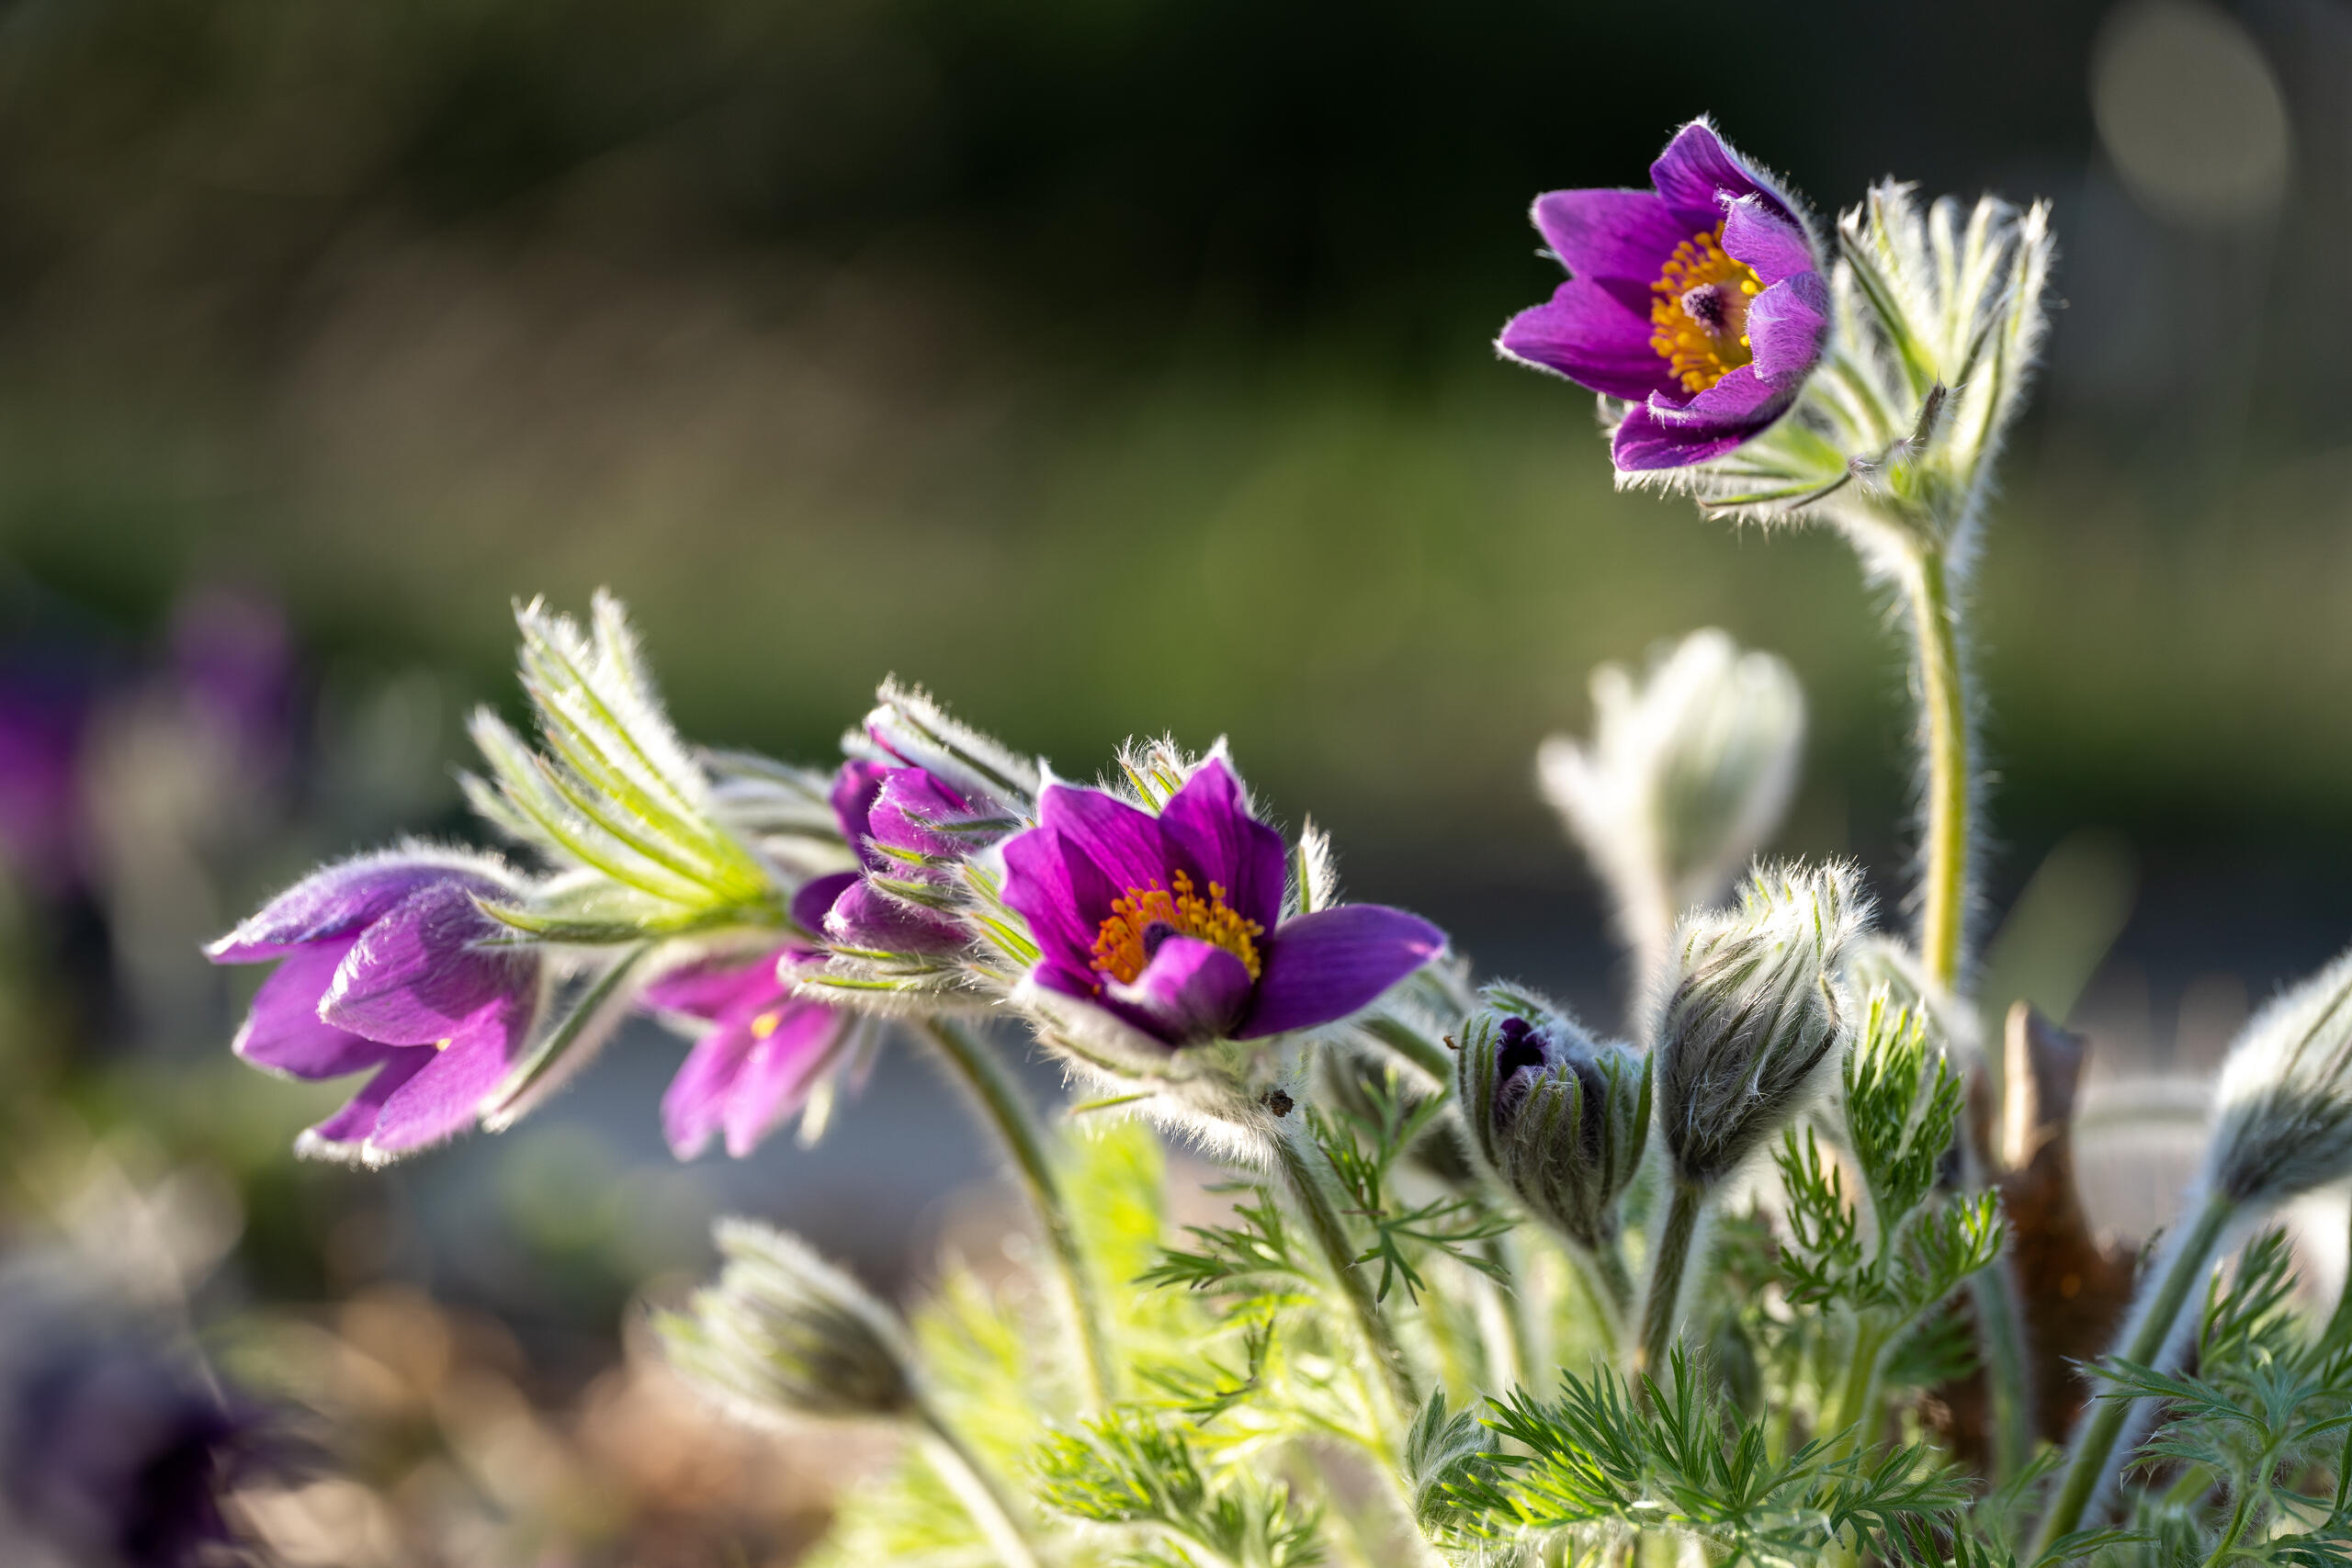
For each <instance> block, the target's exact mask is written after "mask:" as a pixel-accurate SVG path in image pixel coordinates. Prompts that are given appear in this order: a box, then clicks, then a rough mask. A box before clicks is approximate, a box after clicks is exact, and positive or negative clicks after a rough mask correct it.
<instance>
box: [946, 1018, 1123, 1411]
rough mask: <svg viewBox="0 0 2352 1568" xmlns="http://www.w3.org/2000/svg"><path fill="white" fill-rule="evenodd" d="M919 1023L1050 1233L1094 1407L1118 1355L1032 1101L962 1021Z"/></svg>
mask: <svg viewBox="0 0 2352 1568" xmlns="http://www.w3.org/2000/svg"><path fill="white" fill-rule="evenodd" d="M918 1027H919V1028H920V1029H921V1030H922V1034H923V1036H924V1038H926V1039H928V1040H929V1041H930V1042H931V1043H932V1044H933V1045H935V1046H937V1047H938V1050H939V1055H940V1058H941V1059H942V1060H943V1061H944V1062H945V1063H946V1065H947V1066H948V1067H949V1068H950V1069H951V1070H953V1071H954V1072H955V1074H956V1077H958V1078H959V1079H961V1080H962V1081H963V1083H964V1085H965V1087H966V1088H967V1089H970V1090H971V1092H972V1098H973V1099H974V1100H977V1101H978V1103H979V1107H980V1110H981V1112H982V1114H983V1115H984V1116H985V1117H986V1119H987V1121H988V1122H989V1125H990V1126H992V1127H994V1128H995V1129H996V1132H997V1136H998V1138H999V1139H1000V1140H1001V1142H1002V1144H1003V1145H1004V1152H1005V1153H1006V1154H1007V1155H1009V1156H1012V1168H1013V1172H1014V1174H1015V1175H1017V1176H1018V1177H1019V1178H1020V1180H1021V1187H1022V1190H1023V1192H1024V1193H1026V1194H1027V1196H1028V1199H1029V1206H1030V1209H1031V1211H1032V1212H1033V1213H1035V1215H1036V1217H1037V1228H1038V1229H1039V1230H1041V1231H1043V1232H1044V1233H1045V1236H1046V1253H1047V1255H1048V1256H1049V1257H1051V1258H1052V1259H1053V1263H1054V1273H1055V1275H1056V1276H1057V1282H1058V1283H1059V1284H1060V1286H1061V1295H1062V1304H1063V1308H1064V1310H1065V1311H1066V1312H1067V1313H1068V1314H1069V1320H1070V1326H1071V1328H1072V1329H1073V1330H1075V1331H1076V1333H1077V1335H1078V1338H1079V1344H1080V1348H1081V1349H1082V1350H1083V1351H1084V1354H1083V1355H1082V1356H1081V1357H1080V1362H1081V1363H1082V1365H1083V1367H1084V1369H1085V1374H1086V1393H1087V1404H1088V1405H1089V1406H1100V1405H1103V1404H1108V1403H1109V1402H1110V1400H1111V1399H1112V1397H1113V1396H1114V1394H1115V1393H1116V1392H1117V1390H1118V1387H1119V1378H1118V1362H1117V1361H1116V1360H1115V1359H1114V1358H1113V1356H1112V1354H1111V1344H1110V1339H1109V1337H1108V1336H1107V1334H1106V1333H1105V1331H1104V1328H1103V1308H1102V1303H1101V1302H1100V1300H1099V1299H1098V1297H1097V1295H1096V1292H1095V1289H1094V1275H1093V1271H1092V1270H1091V1269H1090V1268H1089V1266H1088V1263H1087V1258H1086V1254H1085V1252H1084V1250H1083V1248H1081V1247H1080V1245H1079V1239H1078V1227H1077V1226H1076V1225H1075V1224H1072V1223H1071V1220H1070V1214H1069V1204H1068V1203H1067V1202H1065V1201H1063V1198H1062V1190H1061V1179H1060V1178H1059V1176H1058V1175H1057V1174H1056V1172H1055V1170H1054V1164H1053V1159H1052V1156H1050V1155H1049V1154H1048V1152H1047V1151H1046V1139H1045V1134H1044V1132H1043V1131H1042V1130H1041V1129H1040V1128H1039V1127H1038V1125H1037V1121H1036V1117H1035V1115H1034V1114H1033V1113H1032V1112H1031V1111H1030V1109H1029V1102H1028V1101H1027V1100H1025V1099H1023V1096H1022V1093H1021V1089H1020V1088H1019V1086H1018V1085H1016V1084H1015V1083H1014V1082H1013V1081H1012V1077H1011V1075H1009V1074H1008V1073H1007V1072H1006V1071H1005V1070H1004V1066H1003V1064H1002V1063H1001V1062H999V1061H998V1060H997V1057H996V1054H995V1053H994V1052H992V1051H990V1050H989V1048H988V1045H987V1044H986V1043H985V1042H983V1041H981V1040H979V1039H978V1038H976V1037H975V1036H974V1035H973V1034H972V1032H970V1031H969V1030H967V1029H966V1028H965V1027H964V1026H963V1025H962V1024H960V1023H957V1022H956V1021H954V1020H952V1019H945V1018H926V1019H924V1020H922V1022H921V1023H920V1024H919V1026H918Z"/></svg>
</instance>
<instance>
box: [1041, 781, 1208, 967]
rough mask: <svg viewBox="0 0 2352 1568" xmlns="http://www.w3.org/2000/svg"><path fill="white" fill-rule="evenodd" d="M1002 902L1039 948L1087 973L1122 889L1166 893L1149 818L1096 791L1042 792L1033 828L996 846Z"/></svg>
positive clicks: (1159, 840) (1161, 841) (1165, 866)
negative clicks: (1001, 866)
mask: <svg viewBox="0 0 2352 1568" xmlns="http://www.w3.org/2000/svg"><path fill="white" fill-rule="evenodd" d="M1004 863H1005V872H1006V875H1005V881H1004V901H1005V904H1006V906H1007V907H1008V908H1011V909H1012V911H1013V912H1014V913H1015V914H1017V915H1019V916H1020V917H1021V918H1022V919H1024V920H1026V921H1028V922H1029V931H1030V934H1031V935H1032V936H1034V937H1035V938H1036V939H1037V942H1038V944H1039V946H1041V947H1044V948H1046V950H1047V951H1048V952H1050V953H1058V954H1059V955H1060V956H1062V957H1063V958H1065V959H1066V960H1068V961H1069V962H1070V963H1071V964H1073V965H1074V966H1075V967H1077V968H1080V969H1085V968H1087V967H1089V965H1090V963H1091V961H1090V959H1089V958H1088V954H1089V953H1091V952H1092V951H1093V947H1094V938H1095V933H1096V932H1097V931H1100V930H1101V929H1102V924H1103V919H1105V918H1106V917H1108V916H1109V914H1110V913H1111V904H1112V901H1113V900H1114V899H1115V898H1119V897H1124V896H1125V894H1126V892H1127V890H1128V889H1130V888H1137V887H1151V886H1159V887H1166V886H1168V885H1169V880H1170V879H1169V869H1170V867H1169V856H1168V843H1167V840H1166V838H1165V836H1164V835H1163V834H1162V833H1161V831H1160V828H1159V819H1158V818H1154V817H1151V816H1149V815H1148V814H1147V813H1145V812H1142V811H1138V810H1136V808H1135V807H1132V806H1129V805H1128V804H1127V803H1126V802H1125V801H1124V800H1119V799H1116V798H1114V796H1112V795H1105V794H1104V793H1103V792H1102V791H1101V790H1094V789H1080V788H1078V787H1077V786H1075V785H1072V784H1049V785H1047V786H1046V792H1045V795H1044V798H1043V800H1042V801H1041V802H1040V805H1039V807H1038V821H1037V826H1036V827H1035V828H1032V829H1029V830H1028V831H1027V832H1025V833H1021V834H1018V835H1016V836H1015V837H1014V838H1012V839H1011V840H1008V841H1007V842H1006V844H1005V846H1004Z"/></svg>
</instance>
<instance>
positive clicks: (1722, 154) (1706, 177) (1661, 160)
mask: <svg viewBox="0 0 2352 1568" xmlns="http://www.w3.org/2000/svg"><path fill="white" fill-rule="evenodd" d="M1650 183H1651V184H1652V185H1654V186H1657V193H1658V195H1660V196H1662V197H1665V198H1666V204H1667V206H1668V207H1670V208H1672V209H1674V212H1675V215H1676V216H1677V217H1679V218H1680V219H1682V220H1684V221H1685V222H1687V223H1691V224H1692V225H1694V226H1695V227H1699V228H1712V227H1713V226H1714V225H1715V224H1716V223H1717V222H1719V221H1721V220H1722V219H1723V216H1724V203H1725V202H1726V201H1732V200H1736V199H1738V198H1739V197H1743V196H1753V197H1761V198H1762V199H1763V200H1764V202H1765V203H1766V204H1767V205H1768V206H1770V207H1771V208H1772V209H1775V210H1777V211H1778V213H1779V214H1780V216H1781V217H1782V218H1785V219H1787V220H1789V221H1790V222H1792V223H1793V222H1795V221H1796V213H1795V211H1794V210H1793V209H1792V205H1791V203H1790V201H1789V199H1788V197H1785V196H1782V195H1781V193H1780V192H1779V191H1778V190H1776V189H1774V188H1773V187H1772V186H1770V185H1767V184H1766V183H1765V181H1764V177H1763V176H1762V175H1759V174H1758V172H1757V171H1756V170H1755V169H1753V168H1751V167H1749V166H1748V164H1747V160H1745V159H1743V158H1742V157H1740V155H1739V154H1738V153H1736V152H1733V151H1732V150H1731V147H1730V144H1729V143H1727V142H1725V141H1724V139H1723V138H1722V137H1720V136H1718V135H1716V134H1715V128H1714V127H1713V126H1712V125H1709V124H1708V123H1707V122H1706V121H1705V120H1703V119H1694V120H1692V121H1691V123H1690V124H1688V125H1686V126H1684V127H1683V128H1682V129H1681V130H1678V131H1676V132H1675V133H1674V140H1673V141H1669V142H1668V143H1667V144H1666V151H1665V152H1661V153H1659V154H1658V156H1657V163H1655V164H1651V165H1650Z"/></svg>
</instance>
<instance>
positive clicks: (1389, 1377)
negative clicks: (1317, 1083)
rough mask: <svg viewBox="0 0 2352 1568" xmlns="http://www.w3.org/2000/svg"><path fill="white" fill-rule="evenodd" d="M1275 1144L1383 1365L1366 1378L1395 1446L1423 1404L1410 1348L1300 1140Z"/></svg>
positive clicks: (1310, 1227) (1368, 1345) (1312, 1230)
mask: <svg viewBox="0 0 2352 1568" xmlns="http://www.w3.org/2000/svg"><path fill="white" fill-rule="evenodd" d="M1273 1145H1274V1157H1275V1163H1276V1164H1277V1165H1279V1166H1280V1167H1281V1168H1282V1173H1283V1181H1284V1183H1285V1184H1286V1185H1287V1186H1288V1188H1289V1190H1290V1195H1291V1201H1293V1202H1294V1203H1295V1204H1296V1205H1297V1208H1298V1212H1299V1214H1300V1216H1301V1217H1302V1218H1304V1219H1305V1220H1306V1229H1307V1234H1308V1235H1310V1236H1312V1237H1313V1238H1314V1241H1315V1246H1316V1249H1317V1251H1319V1252H1321V1253H1322V1254H1323V1259H1324V1261H1325V1263H1327V1264H1328V1265H1329V1267H1330V1269H1331V1273H1332V1275H1333V1276H1334V1278H1336V1279H1337V1280H1338V1281H1339V1285H1340V1295H1342V1296H1343V1297H1345V1298H1346V1300H1347V1303H1348V1315H1349V1317H1350V1318H1351V1320H1352V1321H1353V1323H1354V1325H1355V1329H1356V1333H1357V1335H1358V1337H1360V1338H1361V1339H1362V1340H1363V1350H1364V1353H1365V1354H1366V1355H1367V1356H1369V1357H1370V1358H1371V1359H1372V1360H1373V1363H1374V1366H1375V1367H1376V1368H1377V1369H1378V1375H1377V1376H1375V1377H1372V1378H1368V1379H1366V1380H1365V1381H1366V1382H1367V1383H1368V1384H1369V1385H1370V1392H1371V1393H1372V1395H1373V1402H1374V1404H1375V1405H1376V1406H1379V1407H1382V1408H1383V1409H1384V1410H1385V1416H1384V1419H1383V1422H1382V1424H1383V1426H1384V1427H1386V1432H1385V1433H1384V1437H1385V1438H1389V1439H1392V1440H1391V1441H1389V1443H1388V1445H1387V1446H1389V1447H1391V1448H1394V1447H1395V1444H1394V1441H1393V1438H1394V1437H1395V1435H1396V1434H1397V1432H1399V1431H1400V1430H1401V1429H1402V1427H1401V1423H1402V1421H1403V1419H1404V1417H1405V1416H1408V1415H1410V1414H1411V1413H1412V1411H1413V1410H1414V1409H1415V1408H1416V1407H1417V1406H1418V1404H1419V1400H1418V1398H1417V1397H1416V1395H1415V1394H1414V1392H1413V1384H1412V1379H1411V1377H1410V1376H1409V1375H1408V1373H1407V1371H1406V1370H1405V1354H1404V1350H1403V1348H1401V1347H1400V1346H1398V1345H1397V1336H1396V1333H1395V1331H1394V1330H1392V1329H1391V1328H1390V1327H1389V1326H1388V1319H1387V1317H1386V1316H1385V1314H1383V1313H1382V1312H1381V1310H1380V1303H1379V1302H1377V1301H1375V1300H1374V1298H1373V1293H1372V1281H1371V1280H1368V1279H1366V1278H1365V1277H1364V1273H1363V1269H1358V1268H1357V1267H1356V1266H1355V1264H1356V1249H1355V1244H1354V1242H1353V1241H1351V1239H1350V1238H1349V1235H1348V1227H1347V1224H1346V1222H1345V1221H1343V1220H1342V1219H1341V1218H1340V1211H1339V1209H1338V1208H1337V1207H1336V1206H1335V1205H1334V1204H1333V1203H1332V1201H1331V1194H1330V1190H1329V1189H1328V1188H1326V1187H1325V1186H1324V1184H1323V1179H1322V1177H1321V1176H1320V1175H1318V1174H1317V1171H1316V1169H1315V1168H1314V1167H1313V1166H1312V1165H1311V1164H1309V1163H1308V1160H1307V1155H1306V1150H1305V1149H1303V1148H1301V1147H1300V1146H1299V1139H1298V1138H1297V1137H1296V1136H1295V1135H1293V1134H1283V1135H1282V1136H1279V1137H1276V1138H1275V1139H1274V1140H1273Z"/></svg>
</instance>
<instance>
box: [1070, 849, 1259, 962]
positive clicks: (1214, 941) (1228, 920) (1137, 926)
mask: <svg viewBox="0 0 2352 1568" xmlns="http://www.w3.org/2000/svg"><path fill="white" fill-rule="evenodd" d="M1170 881H1171V882H1173V883H1174V884H1175V891H1174V892H1172V893H1171V892H1170V891H1169V890H1168V889H1166V888H1164V887H1158V886H1153V887H1130V888H1128V889H1127V894H1126V897H1124V898H1114V899H1113V900H1112V902H1111V913H1110V916H1109V918H1108V919H1105V920H1103V929H1102V930H1101V931H1097V932H1096V933H1095V937H1094V966H1095V967H1096V968H1097V969H1100V970H1102V971H1103V973H1104V974H1105V975H1108V976H1111V978H1113V979H1114V980H1116V981H1118V982H1119V983H1120V984H1121V985H1123V986H1131V985H1133V984H1135V978H1136V976H1138V975H1140V974H1142V973H1143V972H1144V967H1145V965H1147V964H1149V963H1150V962H1151V959H1152V955H1153V954H1154V953H1158V952H1159V944H1160V943H1161V942H1166V941H1167V940H1168V939H1169V938H1170V937H1171V936H1189V937H1197V938H1198V939H1200V940H1201V941H1203V942H1208V943H1210V944H1211V945H1212V946H1216V947H1221V948H1223V949H1225V951H1226V952H1227V953H1231V954H1233V956H1234V957H1236V958H1238V959H1239V960H1241V963H1242V966H1243V967H1244V968H1246V969H1248V970H1249V971H1250V978H1251V979H1252V980H1254V979H1256V978H1257V977H1258V973H1259V971H1260V970H1261V968H1263V967H1264V964H1263V962H1262V961H1261V959H1260V958H1259V956H1258V942H1257V939H1258V938H1259V937H1261V936H1263V935H1264V934H1265V930H1266V928H1265V927H1263V926H1261V925H1260V924H1259V923H1258V922H1257V921H1255V920H1251V919H1243V918H1242V916H1241V915H1240V913H1239V912H1238V910H1236V909H1235V908H1233V907H1232V906H1231V905H1229V904H1227V902H1226V901H1225V889H1224V888H1223V887H1221V886H1218V885H1217V884H1216V883H1214V882H1212V883H1210V884H1209V896H1208V897H1206V898H1203V897H1201V896H1200V895H1199V894H1197V893H1195V892H1193V879H1192V877H1190V876H1189V875H1187V874H1185V873H1183V872H1181V871H1180V872H1178V873H1177V874H1175V875H1174V876H1173V877H1171V878H1170Z"/></svg>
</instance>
